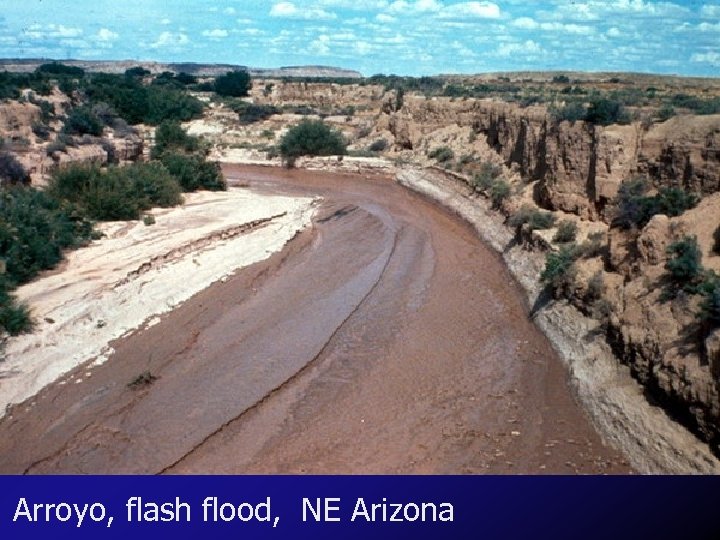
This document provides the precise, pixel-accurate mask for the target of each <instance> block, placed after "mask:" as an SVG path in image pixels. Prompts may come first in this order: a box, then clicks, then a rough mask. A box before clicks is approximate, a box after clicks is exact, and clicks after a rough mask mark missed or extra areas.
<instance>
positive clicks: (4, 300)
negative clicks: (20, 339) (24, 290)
mask: <svg viewBox="0 0 720 540" xmlns="http://www.w3.org/2000/svg"><path fill="white" fill-rule="evenodd" d="M31 329H32V319H31V318H30V311H29V310H28V308H27V306H25V305H23V304H20V305H18V303H17V300H16V299H15V297H14V296H13V295H11V294H10V292H9V291H8V290H7V289H6V288H5V286H4V285H2V284H0V333H2V332H7V333H8V334H10V335H11V336H16V335H18V334H23V333H25V332H29V331H30V330H31Z"/></svg>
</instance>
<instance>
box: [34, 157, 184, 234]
mask: <svg viewBox="0 0 720 540" xmlns="http://www.w3.org/2000/svg"><path fill="white" fill-rule="evenodd" d="M173 176H175V175H173ZM178 180H179V179H175V178H173V177H172V176H171V173H169V172H168V170H167V169H166V168H165V167H163V165H162V164H160V163H157V162H155V163H137V164H133V165H129V166H127V167H110V168H109V169H108V170H107V171H102V170H100V169H99V168H97V167H88V166H82V165H71V166H69V167H66V168H63V169H60V170H58V171H57V172H56V173H55V174H54V175H53V178H52V179H51V180H50V183H49V185H48V190H47V191H48V193H49V194H50V195H51V196H53V197H56V198H58V199H60V200H66V201H70V202H72V203H75V204H77V205H78V206H80V207H81V208H82V209H83V210H84V211H85V212H86V213H87V215H88V216H89V217H90V218H92V219H96V220H100V221H112V220H134V219H139V218H140V214H141V212H142V211H144V210H148V209H149V208H152V207H153V206H163V207H167V206H174V205H176V204H179V203H180V202H182V198H181V196H180V186H179V184H178Z"/></svg>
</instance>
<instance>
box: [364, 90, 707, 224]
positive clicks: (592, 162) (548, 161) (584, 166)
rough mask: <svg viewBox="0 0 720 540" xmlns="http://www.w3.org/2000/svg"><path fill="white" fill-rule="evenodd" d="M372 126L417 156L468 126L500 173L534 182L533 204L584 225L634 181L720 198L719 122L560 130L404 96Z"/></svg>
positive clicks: (452, 102) (478, 106)
mask: <svg viewBox="0 0 720 540" xmlns="http://www.w3.org/2000/svg"><path fill="white" fill-rule="evenodd" d="M378 125H379V126H382V127H385V128H386V129H387V130H388V131H389V132H390V133H391V134H392V135H393V136H394V139H395V140H394V142H395V145H396V148H397V149H398V150H403V149H405V150H413V149H418V148H423V146H424V143H423V141H424V139H426V138H428V137H429V136H430V135H431V134H432V133H433V132H434V131H437V130H439V129H442V128H443V127H446V126H450V125H453V126H460V127H462V126H471V127H472V128H473V130H474V131H475V133H476V134H477V136H478V137H485V138H486V139H487V142H488V144H489V145H490V147H492V148H493V149H495V151H496V152H497V153H498V154H499V155H501V156H502V158H503V160H504V162H505V163H506V165H508V166H513V165H514V166H516V167H517V168H518V169H519V170H520V172H521V173H522V175H523V177H524V178H525V179H526V180H528V181H539V185H538V193H539V197H540V201H539V202H541V203H542V204H543V205H544V206H547V207H548V208H550V209H553V210H562V211H565V212H570V213H574V214H577V215H579V216H581V217H583V218H586V219H603V217H604V209H605V207H606V205H607V204H608V203H609V202H610V201H611V200H612V199H613V198H614V197H615V195H616V194H617V189H618V187H619V185H620V183H621V182H622V181H623V180H625V179H628V178H630V177H632V176H634V175H642V176H646V177H647V178H649V179H650V180H652V182H653V183H654V184H655V185H656V186H657V187H659V186H670V185H679V186H683V187H685V188H687V189H690V190H693V191H697V192H702V193H706V194H707V193H713V192H715V191H718V190H720V115H708V116H694V115H684V116H677V117H674V118H672V119H670V120H668V121H666V122H664V123H661V124H657V125H654V126H652V127H651V128H650V129H649V130H647V131H646V130H645V129H644V128H643V127H642V126H641V125H640V124H639V123H633V124H631V125H627V126H618V125H612V126H606V127H603V126H597V125H593V124H587V123H585V122H582V121H578V122H575V123H573V124H571V123H569V122H560V123H558V122H556V121H554V120H553V119H552V118H551V116H550V115H549V114H548V112H547V111H546V109H545V108H544V107H537V106H536V107H526V108H523V107H520V106H518V105H516V104H513V103H503V102H498V101H493V100H478V99H466V100H457V99H453V98H439V97H436V98H430V99H428V98H425V97H422V96H406V97H405V100H404V105H403V107H402V109H401V110H400V111H398V112H394V113H390V114H389V115H388V118H380V120H379V121H378Z"/></svg>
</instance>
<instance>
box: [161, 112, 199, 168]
mask: <svg viewBox="0 0 720 540" xmlns="http://www.w3.org/2000/svg"><path fill="white" fill-rule="evenodd" d="M199 147H200V142H199V140H198V138H197V137H193V136H191V135H188V134H187V133H186V132H185V130H184V129H183V128H182V126H180V124H179V123H177V122H175V121H171V120H165V121H164V122H162V123H161V124H160V125H159V126H158V127H157V129H156V130H155V146H154V147H153V149H152V156H153V159H157V157H158V156H160V155H162V154H163V153H164V152H165V151H168V150H172V151H174V152H177V151H181V152H195V151H197V150H198V148H199Z"/></svg>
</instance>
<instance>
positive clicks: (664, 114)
mask: <svg viewBox="0 0 720 540" xmlns="http://www.w3.org/2000/svg"><path fill="white" fill-rule="evenodd" d="M673 116H675V109H674V108H673V106H672V105H668V104H665V105H663V106H662V107H660V109H659V110H658V112H657V119H658V121H660V122H665V121H666V120H669V119H670V118H672V117H673Z"/></svg>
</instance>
